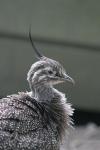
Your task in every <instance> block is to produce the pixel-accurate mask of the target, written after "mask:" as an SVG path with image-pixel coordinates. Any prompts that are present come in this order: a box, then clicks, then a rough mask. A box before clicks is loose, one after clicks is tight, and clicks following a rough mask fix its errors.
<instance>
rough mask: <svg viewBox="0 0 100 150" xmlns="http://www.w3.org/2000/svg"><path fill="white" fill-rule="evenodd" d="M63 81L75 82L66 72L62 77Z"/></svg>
mask: <svg viewBox="0 0 100 150" xmlns="http://www.w3.org/2000/svg"><path fill="white" fill-rule="evenodd" d="M63 79H64V80H65V81H68V82H71V83H72V84H73V85H74V84H75V81H74V79H73V78H71V77H70V76H68V75H67V74H64V78H63Z"/></svg>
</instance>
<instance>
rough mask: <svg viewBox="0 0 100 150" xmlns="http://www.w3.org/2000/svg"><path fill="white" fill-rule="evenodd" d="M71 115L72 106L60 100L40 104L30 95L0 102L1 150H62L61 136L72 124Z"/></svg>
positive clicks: (23, 94)
mask: <svg viewBox="0 0 100 150" xmlns="http://www.w3.org/2000/svg"><path fill="white" fill-rule="evenodd" d="M58 97H59V95H58ZM55 106H56V107H55ZM65 106H66V110H67V112H66V114H65V112H63V111H64V110H63V107H65ZM68 115H72V110H71V108H70V105H69V104H64V103H63V102H60V101H59V102H58V100H57V99H55V100H54V99H53V100H52V101H51V102H49V104H48V101H47V102H46V103H45V102H38V101H36V100H35V99H33V98H31V97H30V96H29V95H28V93H19V94H18V95H11V96H8V97H7V98H3V99H1V100H0V150H59V146H60V136H61V135H60V132H61V130H65V129H62V128H63V127H64V128H65V125H67V123H70V121H71V120H70V118H69V116H68ZM65 117H67V118H65ZM66 119H68V120H66ZM66 121H68V122H66ZM62 123H64V125H63V127H61V125H62ZM66 127H67V126H66ZM60 128H61V129H60Z"/></svg>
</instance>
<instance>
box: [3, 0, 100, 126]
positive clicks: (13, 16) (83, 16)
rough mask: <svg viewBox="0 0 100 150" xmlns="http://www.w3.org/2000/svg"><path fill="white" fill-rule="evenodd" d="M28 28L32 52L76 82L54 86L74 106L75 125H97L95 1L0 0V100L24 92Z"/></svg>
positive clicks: (99, 61) (99, 70)
mask: <svg viewBox="0 0 100 150" xmlns="http://www.w3.org/2000/svg"><path fill="white" fill-rule="evenodd" d="M30 24H31V26H32V37H33V39H34V41H35V45H36V46H37V48H38V49H40V50H41V51H42V52H43V54H44V55H46V56H47V57H51V58H53V59H56V60H58V61H60V62H61V63H62V64H63V66H64V68H66V71H67V73H68V74H69V75H70V76H71V77H73V78H74V80H75V82H76V84H75V86H74V87H73V86H72V85H70V84H69V83H66V84H61V85H59V86H57V87H58V89H60V90H61V91H62V92H64V93H66V96H67V97H68V102H71V103H72V104H73V107H74V108H75V113H74V117H73V119H74V122H75V125H85V124H87V123H90V122H93V123H96V124H97V125H100V1H99V0H95V1H94V0H84V1H79V0H74V1H73V0H42V1H38V0H28V1H27V0H17V1H15V0H10V1H6V0H0V97H5V96H6V95H10V94H13V93H17V92H18V91H27V90H28V91H29V86H28V83H27V81H26V77H27V72H28V70H29V68H30V66H31V64H32V63H34V62H35V61H36V58H35V55H34V51H33V49H32V47H31V44H30V42H29V37H28V31H29V26H30Z"/></svg>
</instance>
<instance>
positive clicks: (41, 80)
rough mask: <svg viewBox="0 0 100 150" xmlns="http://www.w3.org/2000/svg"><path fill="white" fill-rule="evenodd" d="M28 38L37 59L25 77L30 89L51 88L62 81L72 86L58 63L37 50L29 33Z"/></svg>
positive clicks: (69, 78) (72, 81)
mask: <svg viewBox="0 0 100 150" xmlns="http://www.w3.org/2000/svg"><path fill="white" fill-rule="evenodd" d="M29 38H30V41H31V44H32V47H33V48H34V50H35V53H36V55H37V57H38V59H39V60H38V61H37V62H35V63H34V64H33V65H32V66H31V68H30V70H29V72H28V75H27V80H28V82H29V84H30V87H31V88H32V87H34V86H40V85H50V86H51V85H55V84H58V83H61V82H64V81H69V82H71V83H73V84H74V80H73V79H72V78H71V77H70V76H69V75H68V74H67V73H66V71H65V69H64V68H63V66H62V65H61V64H60V63H59V62H58V61H55V60H53V59H50V58H47V57H45V56H43V55H42V54H41V53H40V52H39V50H37V48H36V47H35V45H34V43H33V41H32V37H31V34H30V32H29Z"/></svg>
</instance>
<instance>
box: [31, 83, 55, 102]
mask: <svg viewBox="0 0 100 150" xmlns="http://www.w3.org/2000/svg"><path fill="white" fill-rule="evenodd" d="M31 97H32V98H34V99H36V100H38V101H51V100H52V99H53V98H54V90H53V87H51V86H48V85H44V86H37V87H33V88H32V91H31Z"/></svg>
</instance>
